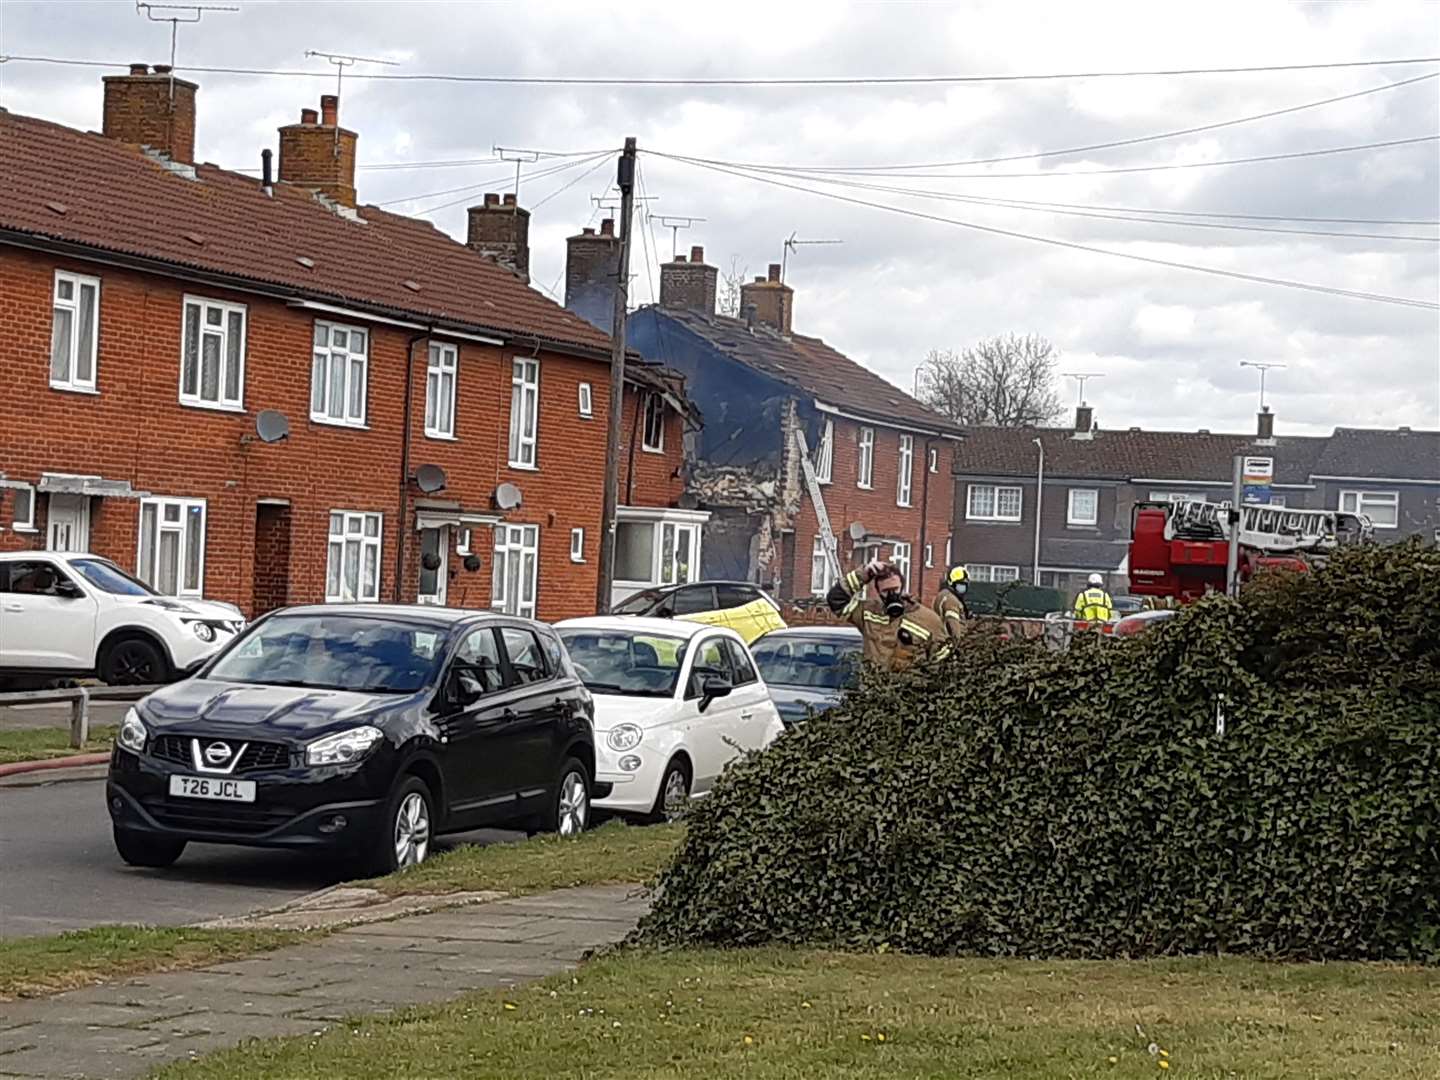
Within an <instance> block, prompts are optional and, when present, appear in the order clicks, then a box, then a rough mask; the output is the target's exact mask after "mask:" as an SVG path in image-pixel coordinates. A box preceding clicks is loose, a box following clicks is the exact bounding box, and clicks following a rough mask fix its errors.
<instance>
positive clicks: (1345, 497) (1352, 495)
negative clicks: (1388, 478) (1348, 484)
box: [1335, 488, 1400, 529]
mask: <svg viewBox="0 0 1440 1080" xmlns="http://www.w3.org/2000/svg"><path fill="white" fill-rule="evenodd" d="M1371 502H1379V503H1382V504H1383V505H1385V506H1386V507H1389V508H1392V509H1393V510H1394V511H1395V520H1394V521H1393V522H1392V523H1390V524H1388V525H1387V524H1384V523H1382V522H1379V521H1376V520H1375V517H1374V515H1372V514H1371V513H1370V511H1368V510H1367V509H1365V506H1366V504H1367V503H1371ZM1335 505H1336V508H1337V509H1339V510H1340V512H1341V513H1344V514H1364V515H1365V516H1366V517H1368V518H1370V524H1372V525H1374V526H1375V528H1377V529H1398V528H1399V527H1400V492H1398V491H1365V490H1361V489H1359V488H1354V489H1349V490H1345V491H1341V492H1340V499H1339V501H1338V502H1337V503H1336V504H1335Z"/></svg>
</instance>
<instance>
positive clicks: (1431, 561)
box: [638, 544, 1440, 963]
mask: <svg viewBox="0 0 1440 1080" xmlns="http://www.w3.org/2000/svg"><path fill="white" fill-rule="evenodd" d="M1437 616H1440V553H1437V551H1436V550H1435V549H1434V548H1427V547H1422V546H1421V545H1419V544H1406V545H1400V546H1396V547H1390V548H1380V547H1364V548H1359V549H1355V550H1352V551H1348V552H1346V553H1344V554H1343V555H1341V556H1338V557H1337V558H1336V559H1335V560H1334V561H1333V562H1332V564H1331V566H1330V567H1328V568H1327V569H1326V570H1324V571H1323V572H1320V573H1317V574H1310V575H1301V576H1299V577H1289V576H1287V577H1285V578H1280V577H1275V578H1271V579H1269V580H1263V579H1262V580H1261V581H1257V582H1256V583H1255V584H1254V585H1253V586H1252V587H1251V589H1249V590H1248V591H1247V595H1246V596H1244V597H1243V598H1242V600H1241V601H1240V602H1238V603H1236V602H1233V601H1230V600H1227V599H1225V598H1223V597H1212V598H1210V599H1207V600H1205V601H1203V602H1201V603H1198V604H1195V605H1193V606H1192V607H1190V608H1188V609H1186V610H1185V611H1183V612H1182V613H1181V614H1180V615H1179V616H1178V617H1177V618H1176V619H1174V620H1172V621H1171V622H1169V623H1167V624H1164V625H1162V626H1160V627H1159V628H1157V629H1156V630H1154V631H1152V632H1150V633H1149V634H1146V635H1142V636H1139V637H1136V638H1134V639H1129V640H1103V641H1102V640H1099V639H1095V638H1082V639H1080V640H1079V641H1077V643H1076V644H1075V646H1074V647H1073V648H1072V649H1070V650H1069V651H1068V652H1066V653H1059V654H1057V653H1048V652H1046V651H1045V650H1044V649H1043V648H1042V647H1040V646H1036V645H1032V644H1028V643H1022V642H1005V641H1001V640H999V639H998V638H997V637H995V636H992V635H989V634H985V633H977V634H975V635H974V636H973V637H972V639H971V640H970V642H969V643H968V644H967V647H966V648H965V649H964V650H962V651H961V653H960V656H959V658H958V659H957V660H956V661H954V662H953V663H949V664H946V665H944V666H943V667H938V668H934V669H931V670H929V671H926V672H922V673H917V674H915V675H913V676H905V677H892V676H883V675H879V674H872V675H871V676H869V677H867V678H866V679H865V680H864V681H863V683H862V685H861V687H860V688H859V689H858V690H856V691H855V692H854V693H853V694H852V695H851V696H850V698H849V699H848V702H847V703H846V704H845V705H844V706H843V707H842V708H840V709H838V710H836V711H834V712H831V713H830V714H828V715H827V716H825V717H822V718H819V719H816V720H813V721H811V722H810V723H808V724H806V725H804V726H802V727H801V728H800V729H799V730H797V731H795V732H793V733H790V734H787V735H785V736H784V737H782V738H781V739H780V740H779V741H778V742H777V743H776V744H775V745H774V746H772V747H771V748H770V749H768V750H767V751H765V752H764V753H762V754H757V755H752V756H750V757H748V758H747V759H745V760H743V761H742V762H739V763H737V765H736V766H734V767H733V768H732V769H731V770H730V771H729V772H728V773H727V774H726V775H725V776H724V777H723V778H722V780H721V781H720V783H719V784H718V785H717V787H716V789H715V791H714V792H713V795H712V797H710V798H707V799H704V800H701V801H700V802H698V803H697V804H696V806H695V808H694V810H693V811H692V814H691V818H690V824H689V827H688V829H687V830H686V836H685V840H684V843H683V845H682V847H681V849H680V851H679V853H678V855H677V857H676V860H675V862H674V864H673V866H672V867H671V868H670V869H669V870H667V871H666V872H665V873H664V874H663V875H662V876H661V879H660V886H661V888H660V891H659V892H658V895H657V899H656V904H655V907H654V910H653V912H652V913H651V915H650V916H648V917H647V918H646V919H645V920H644V921H643V922H642V924H641V928H640V930H639V932H638V937H639V939H640V940H643V941H647V942H651V943H656V944H662V945H668V944H695V943H710V944H723V945H752V944H760V943H767V942H781V943H793V944H820V945H830V946H841V947H863V948H869V947H877V946H882V945H883V946H889V947H894V948H898V949H905V950H911V951H916V952H923V953H932V954H947V953H980V954H994V955H1045V956H1084V957H1106V956H1140V955H1155V954H1175V953H1197V952H1215V951H1227V952H1246V953H1255V954H1260V955H1268V956H1284V957H1309V958H1382V957H1385V958H1394V959H1403V960H1418V961H1424V962H1432V963H1433V962H1436V961H1440V618H1437ZM1222 693H1223V695H1224V704H1223V715H1224V719H1225V732H1224V734H1223V735H1221V734H1217V732H1216V719H1217V715H1216V714H1217V706H1218V705H1219V695H1220V694H1222Z"/></svg>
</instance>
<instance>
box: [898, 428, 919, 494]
mask: <svg viewBox="0 0 1440 1080" xmlns="http://www.w3.org/2000/svg"><path fill="white" fill-rule="evenodd" d="M897 461H898V468H897V472H896V479H895V505H896V506H909V505H910V495H911V489H912V488H913V487H914V476H913V474H914V471H915V436H914V435H901V436H900V456H899V458H898V459H897Z"/></svg>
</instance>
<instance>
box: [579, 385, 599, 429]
mask: <svg viewBox="0 0 1440 1080" xmlns="http://www.w3.org/2000/svg"><path fill="white" fill-rule="evenodd" d="M576 393H577V394H578V395H579V399H580V400H579V402H578V405H579V408H580V415H581V416H582V417H584V418H585V419H586V420H590V419H593V418H594V416H595V388H594V387H593V386H591V385H590V384H589V383H588V382H582V383H581V384H580V387H579V389H578V390H577V391H576Z"/></svg>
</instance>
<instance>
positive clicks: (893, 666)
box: [825, 570, 953, 671]
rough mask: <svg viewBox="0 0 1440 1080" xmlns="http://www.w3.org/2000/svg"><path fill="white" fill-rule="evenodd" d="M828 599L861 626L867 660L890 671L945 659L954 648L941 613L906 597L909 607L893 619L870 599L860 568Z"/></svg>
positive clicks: (841, 613) (849, 618) (845, 577)
mask: <svg viewBox="0 0 1440 1080" xmlns="http://www.w3.org/2000/svg"><path fill="white" fill-rule="evenodd" d="M825 600H826V603H828V604H829V605H830V610H831V611H833V612H835V614H837V615H841V616H843V617H844V618H845V620H846V621H847V622H849V623H852V624H853V625H854V626H855V627H856V628H857V629H859V631H860V637H861V639H862V641H863V643H864V655H865V659H866V660H867V661H869V662H870V663H872V664H878V665H880V666H881V667H883V668H887V669H888V670H890V671H904V670H905V669H906V668H910V667H914V666H915V665H916V664H918V663H921V662H923V661H926V660H941V659H944V658H945V657H946V656H949V655H950V651H951V649H952V648H953V646H952V644H951V641H950V637H949V635H948V634H947V633H946V630H945V625H944V623H943V622H941V620H940V616H939V615H936V614H935V612H933V611H931V610H930V609H929V608H927V607H924V606H922V605H920V604H917V603H915V601H914V600H912V599H910V598H909V597H906V598H905V610H904V611H903V612H902V613H901V614H900V615H899V616H898V617H896V618H893V619H892V618H891V617H890V616H889V615H887V614H886V613H885V607H884V605H882V604H881V603H880V601H879V600H866V599H865V582H864V581H863V580H862V579H861V577H860V572H859V571H858V570H852V571H851V572H850V573H848V574H846V575H845V576H844V577H843V578H841V579H840V580H839V581H837V582H836V583H835V585H834V586H833V587H832V588H831V589H830V592H829V593H828V594H827V595H826V597H825Z"/></svg>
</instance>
